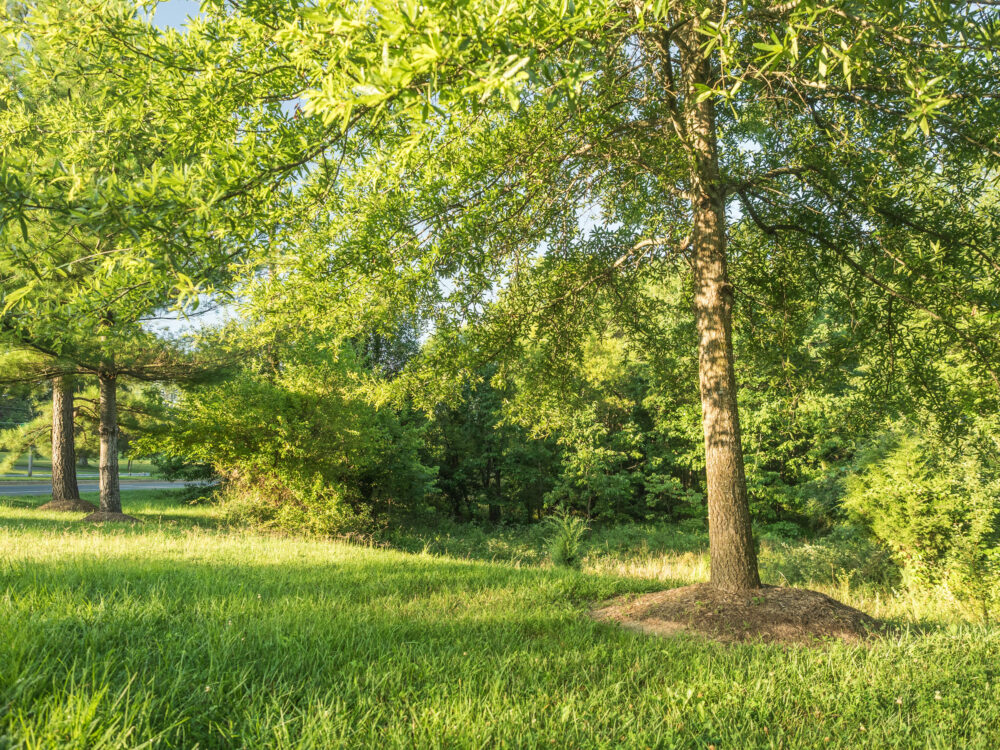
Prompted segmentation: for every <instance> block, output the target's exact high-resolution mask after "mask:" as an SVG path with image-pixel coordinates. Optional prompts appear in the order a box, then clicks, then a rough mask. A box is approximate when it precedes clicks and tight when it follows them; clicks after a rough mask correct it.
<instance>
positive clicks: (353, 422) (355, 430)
mask: <svg viewBox="0 0 1000 750" xmlns="http://www.w3.org/2000/svg"><path fill="white" fill-rule="evenodd" d="M362 374H363V370H362V366H361V364H360V362H359V360H358V358H357V356H356V354H355V350H354V348H353V347H352V346H350V345H349V344H344V345H342V346H339V347H320V346H311V347H301V348H283V349H277V350H271V351H269V352H268V357H267V358H261V359H260V360H257V361H254V360H250V361H246V362H244V364H243V366H242V367H241V369H240V370H239V371H238V372H236V373H235V374H234V375H233V376H232V377H230V378H229V379H227V380H225V381H224V382H222V383H217V384H212V385H204V386H198V387H193V388H189V389H187V390H186V391H185V392H184V394H183V397H182V399H181V400H180V401H179V402H178V403H177V405H176V406H175V416H174V419H173V420H171V421H170V422H169V423H167V425H166V426H165V427H164V428H163V429H161V430H159V431H156V432H154V433H151V434H149V435H147V437H146V440H145V444H146V446H147V448H148V449H149V450H150V452H154V451H155V452H156V453H158V454H159V455H161V456H163V457H164V459H161V460H168V459H170V458H172V457H175V458H178V459H183V460H184V461H189V462H194V463H204V464H208V465H210V466H211V467H212V468H213V469H214V471H215V472H216V473H217V474H218V475H219V476H220V477H221V479H222V481H223V484H224V488H223V492H222V493H221V498H222V500H223V502H224V503H225V504H226V507H227V515H228V517H229V518H230V519H231V520H239V521H242V522H249V523H254V524H257V525H261V526H266V527H271V528H280V529H286V530H299V531H306V532H310V533H319V534H340V533H356V532H358V531H369V530H371V528H372V524H373V523H374V519H375V518H377V517H380V516H384V515H386V514H387V513H389V512H390V511H395V510H399V509H419V507H420V506H421V504H422V503H423V502H424V500H425V497H426V496H427V494H428V491H429V489H430V486H431V483H432V480H433V471H432V470H430V469H428V468H426V467H425V466H424V465H423V464H422V463H421V462H420V460H419V456H418V451H419V447H420V434H419V433H420V425H419V422H417V421H416V420H409V421H408V419H407V416H406V413H405V411H401V410H396V409H391V408H376V407H375V406H373V405H372V404H371V402H370V400H369V399H367V398H365V397H364V396H363V394H362V393H360V386H359V385H358V382H359V380H360V378H361V375H362Z"/></svg>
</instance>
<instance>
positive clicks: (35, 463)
mask: <svg viewBox="0 0 1000 750" xmlns="http://www.w3.org/2000/svg"><path fill="white" fill-rule="evenodd" d="M8 456H10V453H9V452H6V451H0V461H3V460H5V459H6V458H7V457H8ZM97 468H98V467H97V463H96V462H95V463H93V464H92V465H90V466H78V467H77V469H76V471H77V473H78V474H80V475H81V476H84V475H91V474H92V475H94V476H95V477H96V476H97ZM32 470H33V472H34V474H35V476H34V477H30V478H32V479H35V478H38V476H37V475H39V474H42V475H44V476H43V477H42V478H47V476H48V475H49V474H51V472H52V460H51V459H49V458H46V457H44V456H35V457H34V458H33V459H32ZM156 473H157V468H156V466H154V465H153V464H152V463H150V462H149V461H133V462H132V474H149V475H151V476H152V475H153V474H156ZM121 475H122V476H128V475H129V471H128V460H127V459H123V460H122V462H121ZM10 478H13V479H17V480H24V479H29V477H28V454H27V453H22V454H20V455H19V456H18V458H17V460H16V461H15V462H14V465H13V466H12V467H11V469H10V471H8V472H7V474H6V475H3V476H0V480H2V479H10Z"/></svg>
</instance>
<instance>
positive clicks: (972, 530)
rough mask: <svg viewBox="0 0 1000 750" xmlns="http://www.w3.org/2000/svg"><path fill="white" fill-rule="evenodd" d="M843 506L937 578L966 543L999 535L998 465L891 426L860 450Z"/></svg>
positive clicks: (924, 577) (984, 543)
mask: <svg viewBox="0 0 1000 750" xmlns="http://www.w3.org/2000/svg"><path fill="white" fill-rule="evenodd" d="M859 465H860V468H859V470H857V471H856V472H855V473H854V474H852V475H851V476H849V477H848V479H847V481H846V483H845V486H846V494H845V497H844V507H845V508H846V509H847V510H848V511H849V512H850V513H851V514H852V515H854V516H855V518H857V519H858V520H860V521H862V522H863V523H864V524H865V525H867V526H868V527H869V528H870V529H871V530H872V532H873V533H874V534H875V536H876V537H877V538H878V539H880V540H882V541H883V542H885V544H887V545H888V546H889V547H890V548H891V549H892V550H893V552H894V553H895V554H896V556H897V557H898V559H899V561H900V562H901V563H902V564H903V565H904V566H905V567H906V568H907V572H908V574H909V575H910V576H911V578H912V580H913V581H914V582H917V583H937V582H939V581H940V580H941V578H942V576H943V575H944V574H945V573H946V571H947V569H948V567H949V565H950V564H953V563H954V562H955V561H956V560H957V559H959V557H961V556H962V555H964V556H965V558H966V559H968V553H967V552H966V553H961V554H960V552H961V550H962V549H966V550H969V549H971V550H983V549H986V548H988V547H990V546H992V544H993V543H995V541H994V540H995V536H996V532H997V515H998V510H1000V504H998V499H997V498H998V489H1000V483H998V481H997V475H996V471H995V469H991V467H989V466H988V465H986V464H985V462H984V461H983V460H981V459H978V458H977V457H976V455H975V453H974V452H972V451H969V452H968V453H967V454H966V455H960V454H959V453H958V451H956V450H954V449H952V448H949V447H947V446H944V445H942V444H941V443H940V442H938V441H936V440H933V439H931V438H928V437H926V436H921V435H918V434H915V433H913V432H902V433H900V432H892V433H889V434H888V435H886V436H885V437H884V438H883V439H882V440H881V441H880V442H879V443H878V444H877V445H875V446H874V447H872V448H871V449H870V450H868V451H866V452H865V453H864V454H863V455H862V456H861V458H860V462H859Z"/></svg>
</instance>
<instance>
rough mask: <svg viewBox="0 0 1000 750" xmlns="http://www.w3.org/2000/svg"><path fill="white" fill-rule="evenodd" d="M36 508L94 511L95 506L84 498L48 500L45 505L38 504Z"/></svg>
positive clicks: (95, 509)
mask: <svg viewBox="0 0 1000 750" xmlns="http://www.w3.org/2000/svg"><path fill="white" fill-rule="evenodd" d="M38 510H66V511H77V512H84V513H96V512H97V506H96V505H94V504H93V503H90V502H87V501H86V500H50V501H49V502H47V503H45V505H39V506H38Z"/></svg>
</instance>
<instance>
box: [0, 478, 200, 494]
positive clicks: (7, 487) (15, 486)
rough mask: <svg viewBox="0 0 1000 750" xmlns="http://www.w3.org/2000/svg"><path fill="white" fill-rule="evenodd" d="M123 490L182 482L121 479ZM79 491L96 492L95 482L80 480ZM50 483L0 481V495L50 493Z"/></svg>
mask: <svg viewBox="0 0 1000 750" xmlns="http://www.w3.org/2000/svg"><path fill="white" fill-rule="evenodd" d="M120 484H121V488H122V489H123V490H169V489H181V488H182V487H184V486H186V485H185V483H184V482H164V481H163V480H147V481H139V482H130V481H127V480H124V479H123V480H121V482H120ZM79 485H80V492H97V491H98V489H99V487H98V486H97V482H80V483H79ZM50 494H52V485H50V484H48V483H47V482H23V483H22V482H0V495H50Z"/></svg>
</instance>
